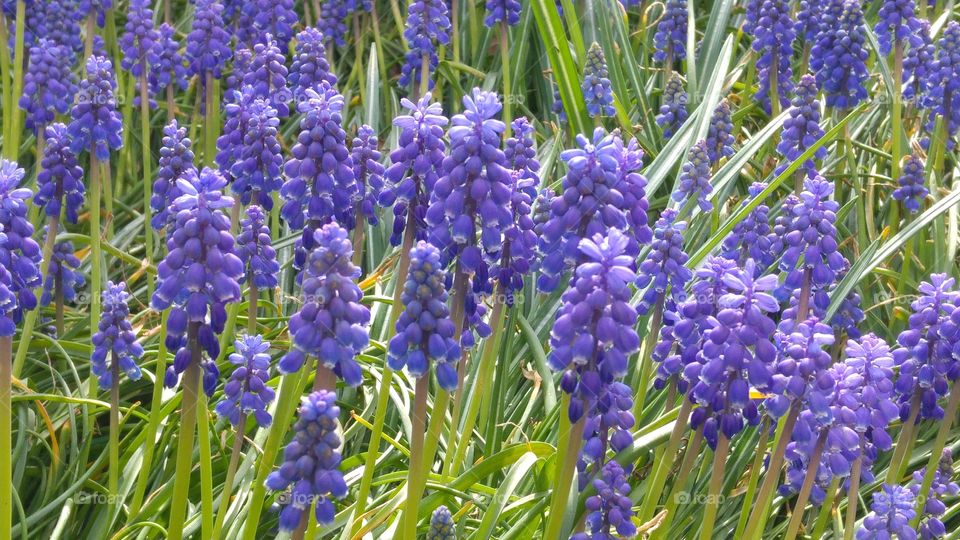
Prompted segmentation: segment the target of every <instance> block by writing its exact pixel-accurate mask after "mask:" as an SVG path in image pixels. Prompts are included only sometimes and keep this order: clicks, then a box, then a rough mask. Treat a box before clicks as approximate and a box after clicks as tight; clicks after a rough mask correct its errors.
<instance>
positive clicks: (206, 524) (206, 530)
mask: <svg viewBox="0 0 960 540" xmlns="http://www.w3.org/2000/svg"><path fill="white" fill-rule="evenodd" d="M198 395H199V400H198V403H199V406H198V407H197V409H198V411H197V433H198V435H199V441H198V442H199V447H200V452H199V453H200V532H201V535H202V536H201V538H213V533H212V531H213V460H212V459H211V457H210V427H209V425H208V424H209V420H210V419H209V416H208V415H207V394H206V392H203V391H201V392H199V393H198Z"/></svg>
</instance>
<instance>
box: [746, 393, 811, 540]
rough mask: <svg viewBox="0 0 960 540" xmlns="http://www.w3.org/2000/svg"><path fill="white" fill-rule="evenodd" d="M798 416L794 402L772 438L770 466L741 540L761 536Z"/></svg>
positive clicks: (749, 539) (798, 409) (798, 411)
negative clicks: (772, 448) (772, 446)
mask: <svg viewBox="0 0 960 540" xmlns="http://www.w3.org/2000/svg"><path fill="white" fill-rule="evenodd" d="M799 414H800V404H799V402H796V401H794V402H793V404H792V405H791V406H790V410H789V412H787V415H786V416H785V417H784V418H783V423H781V424H780V426H779V427H778V428H777V434H776V437H775V438H774V450H773V454H772V455H771V456H770V464H769V465H768V466H767V471H766V476H764V478H763V484H761V485H760V493H759V495H757V498H756V499H755V500H754V507H753V511H752V512H750V520H749V521H748V522H747V529H746V533H745V534H744V536H743V538H745V539H746V540H751V539H753V538H760V535H761V534H763V527H764V524H765V523H766V521H767V511H768V510H769V508H768V506H769V505H770V500H771V498H772V497H773V490H774V488H776V487H777V482H779V481H780V467H782V466H783V455H784V453H785V452H786V450H787V443H789V442H790V435H791V434H792V433H793V425H794V424H795V423H796V422H797V416H798V415H799Z"/></svg>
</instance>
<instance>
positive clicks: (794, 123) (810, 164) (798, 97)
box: [776, 74, 827, 178]
mask: <svg viewBox="0 0 960 540" xmlns="http://www.w3.org/2000/svg"><path fill="white" fill-rule="evenodd" d="M817 93H818V91H817V85H816V80H815V79H814V77H813V75H810V74H806V75H804V76H803V77H800V83H799V84H797V87H796V94H795V95H794V98H793V101H792V102H791V105H792V106H791V107H790V109H789V110H788V111H787V114H789V118H787V119H786V120H784V121H783V133H782V134H781V137H780V143H779V144H777V152H779V153H780V155H782V156H783V157H784V159H785V160H786V161H785V162H784V163H781V164H780V165H778V166H777V169H776V174H780V173H781V172H783V171H784V170H786V168H787V167H788V166H789V165H790V163H791V162H793V161H796V160H797V159H799V158H800V156H802V155H803V153H804V152H806V151H807V149H809V148H810V147H812V146H813V145H814V144H816V142H817V141H818V140H820V138H821V137H823V128H822V127H820V101H819V100H818V99H817ZM825 157H827V149H826V148H825V147H820V148H818V149H817V150H816V151H815V152H814V154H813V159H808V160H806V161H805V162H803V164H802V165H801V168H802V169H804V170H806V172H807V175H809V176H810V177H811V178H812V177H813V175H815V174H816V168H817V165H816V161H814V160H817V161H819V160H822V159H823V158H825Z"/></svg>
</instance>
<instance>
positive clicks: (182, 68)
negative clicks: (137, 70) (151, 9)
mask: <svg viewBox="0 0 960 540" xmlns="http://www.w3.org/2000/svg"><path fill="white" fill-rule="evenodd" d="M147 61H148V63H149V64H150V70H149V71H150V74H149V76H148V82H149V83H150V91H151V92H152V93H153V95H155V96H157V95H160V93H161V92H163V91H165V90H166V89H167V87H170V86H172V87H173V88H174V90H176V89H180V90H186V88H187V65H186V63H184V59H183V56H182V55H181V54H180V43H179V42H178V41H177V40H176V38H175V37H174V29H173V27H172V26H170V25H169V24H167V23H163V24H161V25H160V27H159V28H158V29H157V39H156V41H154V43H153V48H152V49H151V51H150V52H149V53H147Z"/></svg>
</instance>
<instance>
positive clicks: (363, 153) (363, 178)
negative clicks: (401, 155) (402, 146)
mask: <svg viewBox="0 0 960 540" xmlns="http://www.w3.org/2000/svg"><path fill="white" fill-rule="evenodd" d="M350 154H351V156H352V157H353V176H354V178H356V180H357V189H358V191H359V192H360V198H359V199H357V201H356V203H354V216H357V215H362V216H363V217H364V219H366V220H367V222H369V223H370V224H371V225H377V224H378V223H379V219H378V218H377V200H378V199H379V198H380V192H381V191H382V190H383V173H384V171H385V169H384V167H383V164H382V163H380V157H381V155H380V149H379V148H378V141H377V134H376V133H375V132H374V131H373V128H371V127H370V126H368V125H366V124H363V125H362V126H360V127H359V128H358V129H357V136H356V137H354V138H353V143H352V144H351V146H350Z"/></svg>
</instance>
